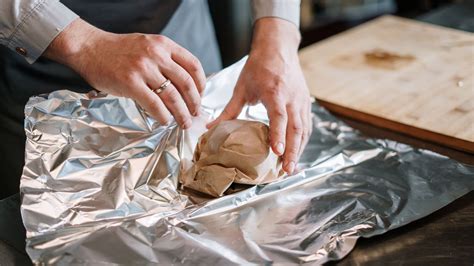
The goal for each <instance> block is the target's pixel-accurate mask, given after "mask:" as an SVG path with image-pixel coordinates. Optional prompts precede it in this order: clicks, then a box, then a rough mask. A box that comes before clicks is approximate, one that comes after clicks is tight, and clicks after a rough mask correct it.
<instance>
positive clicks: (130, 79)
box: [119, 70, 138, 87]
mask: <svg viewBox="0 0 474 266" xmlns="http://www.w3.org/2000/svg"><path fill="white" fill-rule="evenodd" d="M137 76H138V74H137V73H136V72H135V71H133V70H132V71H126V72H125V73H123V74H121V75H120V76H119V77H120V78H121V79H122V80H123V82H124V83H125V84H127V85H129V86H130V87H135V84H136V80H137Z"/></svg>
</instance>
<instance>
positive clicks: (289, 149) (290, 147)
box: [283, 106, 303, 174]
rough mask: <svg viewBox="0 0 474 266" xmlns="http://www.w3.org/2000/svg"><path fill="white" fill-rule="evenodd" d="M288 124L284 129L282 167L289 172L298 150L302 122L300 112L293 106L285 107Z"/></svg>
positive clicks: (301, 133) (294, 162)
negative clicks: (284, 139)
mask: <svg viewBox="0 0 474 266" xmlns="http://www.w3.org/2000/svg"><path fill="white" fill-rule="evenodd" d="M287 112H288V125H287V129H286V132H287V133H286V149H285V154H283V169H284V170H285V171H286V172H287V173H289V174H291V173H293V171H294V170H295V166H296V163H297V161H298V160H297V158H298V152H299V150H300V145H301V136H302V135H303V123H302V119H301V116H300V113H299V112H298V111H296V110H295V108H294V107H293V106H289V107H287Z"/></svg>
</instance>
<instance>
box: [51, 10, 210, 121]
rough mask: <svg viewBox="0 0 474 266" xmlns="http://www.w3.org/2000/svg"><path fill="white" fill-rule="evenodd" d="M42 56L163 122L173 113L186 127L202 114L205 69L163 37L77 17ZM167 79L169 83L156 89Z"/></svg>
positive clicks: (179, 47)
mask: <svg viewBox="0 0 474 266" xmlns="http://www.w3.org/2000/svg"><path fill="white" fill-rule="evenodd" d="M44 55H45V56H46V57H48V58H50V59H52V60H55V61H58V62H60V63H62V64H65V65H67V66H69V67H71V68H72V69H73V70H75V71H76V72H78V73H79V74H80V75H81V76H82V77H83V78H84V79H85V80H86V81H87V82H88V83H89V84H90V85H91V86H92V87H94V88H95V89H97V90H100V91H104V92H106V93H110V94H114V95H117V96H124V97H129V98H132V99H134V100H136V101H137V102H138V104H140V106H142V107H143V108H144V109H145V110H146V111H147V112H148V113H149V114H150V115H151V116H152V117H153V118H155V119H156V120H158V121H159V122H160V123H161V124H168V123H169V122H170V121H171V115H172V116H173V117H174V118H175V119H176V121H177V123H178V124H179V125H180V126H181V127H182V128H184V129H186V128H189V127H190V126H191V115H197V114H198V113H199V108H200V104H201V92H202V91H203V89H204V86H205V82H206V77H205V74H204V70H203V69H202V66H201V64H200V62H199V60H198V59H197V58H196V57H195V56H193V55H192V54H191V53H190V52H189V51H187V50H186V49H184V48H183V47H181V46H179V45H178V44H176V43H175V42H173V41H172V40H170V39H168V38H167V37H165V36H163V35H153V34H139V33H134V34H114V33H110V32H105V31H102V30H100V29H97V28H95V27H93V26H92V25H90V24H88V23H86V22H84V21H83V20H81V19H77V20H75V21H74V22H72V23H71V24H70V25H69V26H68V27H67V28H66V29H65V30H64V31H62V32H61V33H60V34H59V35H58V37H56V38H55V39H54V41H53V42H52V43H51V44H50V46H49V47H48V49H47V50H46V51H45V54H44ZM166 79H170V81H171V84H170V85H169V86H168V87H167V88H166V89H165V90H163V91H162V92H161V93H159V94H156V93H154V92H153V91H152V90H153V89H157V88H159V87H160V85H161V84H163V82H165V81H166Z"/></svg>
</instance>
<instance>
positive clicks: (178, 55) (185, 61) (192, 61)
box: [171, 44, 206, 93]
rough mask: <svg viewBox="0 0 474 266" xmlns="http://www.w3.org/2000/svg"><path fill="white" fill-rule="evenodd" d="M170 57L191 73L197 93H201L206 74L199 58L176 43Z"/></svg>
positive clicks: (204, 84)
mask: <svg viewBox="0 0 474 266" xmlns="http://www.w3.org/2000/svg"><path fill="white" fill-rule="evenodd" d="M171 58H172V59H173V60H174V61H175V62H176V63H178V64H179V65H180V66H182V67H183V68H184V69H185V70H186V71H187V72H188V73H189V74H190V75H191V77H192V78H193V80H194V83H195V84H196V87H197V89H198V91H199V93H202V91H203V90H204V87H205V86H206V74H205V73H204V69H203V68H202V65H201V62H199V59H197V57H195V56H194V55H193V54H192V53H191V52H189V51H188V50H186V49H184V48H183V47H181V46H179V45H178V44H175V45H174V46H173V50H172V52H171Z"/></svg>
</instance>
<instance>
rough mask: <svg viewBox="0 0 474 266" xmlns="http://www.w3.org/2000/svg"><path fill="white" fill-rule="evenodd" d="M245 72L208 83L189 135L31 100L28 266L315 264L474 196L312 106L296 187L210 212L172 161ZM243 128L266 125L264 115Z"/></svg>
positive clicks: (420, 160) (461, 181)
mask: <svg viewBox="0 0 474 266" xmlns="http://www.w3.org/2000/svg"><path fill="white" fill-rule="evenodd" d="M244 63H245V58H244V59H243V60H241V61H240V62H238V63H236V64H234V65H233V66H231V67H229V68H227V69H225V70H223V71H221V72H219V73H218V74H217V75H215V76H213V77H212V78H211V79H210V80H209V81H208V83H207V87H206V91H205V95H204V98H203V109H204V110H205V112H204V113H206V114H207V116H203V117H199V118H197V119H195V121H194V124H193V127H192V128H191V129H190V130H188V131H186V132H182V131H181V130H179V129H178V128H177V126H176V124H174V123H173V124H171V125H168V126H159V125H158V124H157V123H156V122H155V121H154V120H153V119H151V118H149V117H148V116H147V114H146V113H145V112H144V111H143V110H141V109H140V108H139V107H137V105H136V104H135V102H133V101H132V100H129V99H124V98H117V97H114V96H107V95H101V94H97V93H94V92H91V93H89V94H77V93H73V92H70V91H64V90H63V91H57V92H54V93H51V94H49V95H46V96H39V97H33V98H31V99H30V101H29V102H28V104H27V106H26V109H25V112H26V120H25V130H26V135H27V145H26V165H25V168H24V171H23V176H22V179H21V193H22V217H23V221H24V224H25V227H26V229H27V252H28V254H29V256H30V257H31V259H32V260H33V262H35V263H45V264H59V265H66V264H89V265H101V264H104V265H105V264H127V265H137V264H138V265H143V264H146V265H149V264H156V263H159V264H166V265H168V264H188V265H214V264H217V265H232V264H253V263H255V264H272V263H276V264H280V263H281V264H284V263H300V264H304V263H308V264H321V263H324V262H327V261H329V260H337V259H341V258H342V257H344V256H345V255H347V254H348V253H349V252H350V251H351V249H352V248H353V247H354V245H355V244H356V240H357V239H358V238H359V237H370V236H373V235H378V234H382V233H384V232H386V231H388V230H391V229H393V228H396V227H399V226H402V225H404V224H407V223H409V222H411V221H414V220H416V219H419V218H421V217H423V216H426V215H428V214H430V213H432V212H434V211H435V210H437V209H439V208H441V207H443V206H445V205H447V204H449V203H450V202H451V201H453V200H455V199H456V198H458V197H460V196H462V195H464V194H466V193H468V192H470V191H472V190H473V188H474V166H469V165H464V164H461V163H459V162H456V161H454V160H451V159H449V158H447V157H444V156H441V155H439V154H436V153H433V152H430V151H427V150H420V149H415V148H412V147H410V146H407V145H404V144H400V143H397V142H393V141H388V140H381V139H370V138H365V137H363V136H361V135H360V134H359V133H358V132H357V131H355V130H354V129H352V128H350V127H348V126H347V125H345V124H344V123H342V122H341V121H339V120H338V119H336V118H335V117H333V116H332V115H330V114H329V113H328V112H327V111H326V110H324V109H323V108H321V107H320V106H318V105H317V104H316V103H314V105H313V110H312V111H313V125H314V129H313V134H312V136H311V140H310V141H309V144H308V146H307V147H306V150H305V151H304V154H303V156H302V159H301V162H300V163H299V168H300V169H302V170H301V172H299V173H298V174H295V175H292V176H287V177H286V178H285V179H283V180H281V181H277V182H274V183H271V184H267V185H257V186H252V187H247V188H245V189H244V190H241V191H240V192H236V193H235V194H231V195H227V196H224V197H222V198H218V199H210V198H206V196H203V195H198V194H196V193H192V192H189V191H186V190H182V189H181V188H180V187H179V184H178V182H177V175H178V171H179V163H180V160H182V159H183V158H190V157H191V156H192V151H193V148H194V146H195V144H196V141H197V138H198V137H199V135H200V134H202V132H204V130H205V129H204V124H205V121H206V119H208V118H209V117H216V116H217V115H218V114H219V112H220V111H221V110H222V109H223V107H224V105H225V103H226V102H227V101H228V99H229V98H230V96H231V94H232V88H233V87H234V85H235V82H236V80H237V77H238V75H239V73H240V70H241V68H242V66H243V64H244ZM240 118H242V119H251V120H259V121H263V122H268V119H267V117H266V113H265V109H264V108H263V106H262V105H256V106H252V107H248V108H246V109H245V110H244V111H243V112H242V114H241V116H240Z"/></svg>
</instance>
